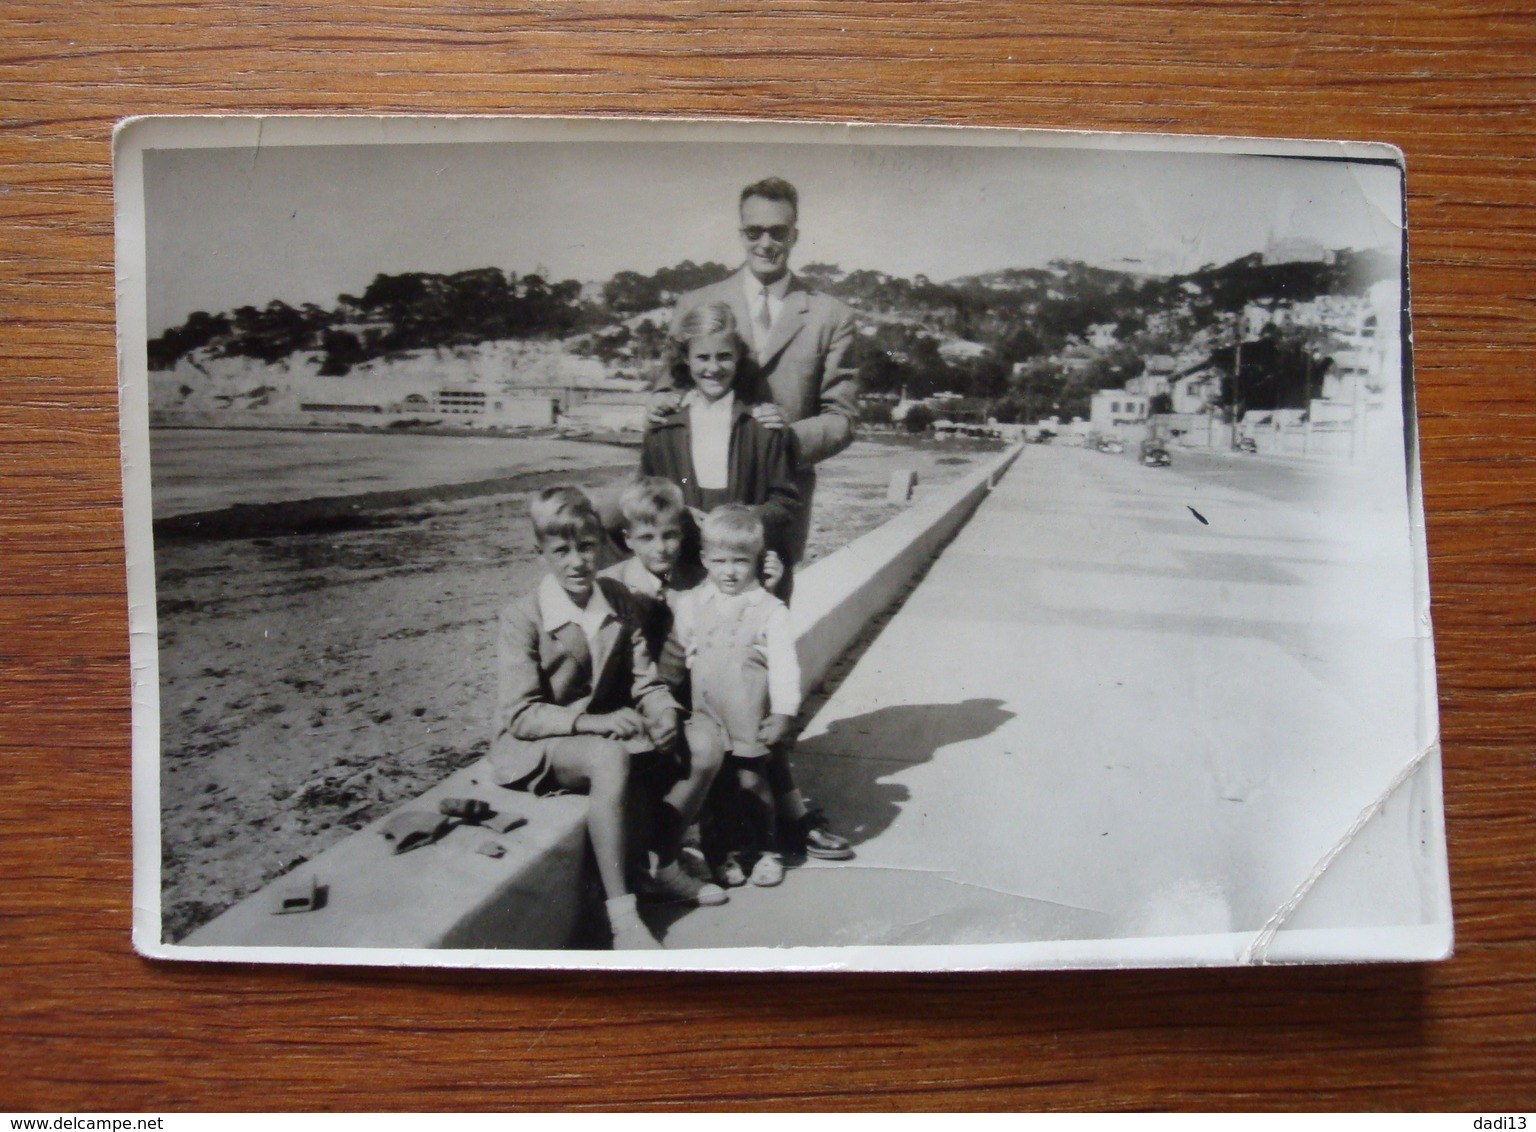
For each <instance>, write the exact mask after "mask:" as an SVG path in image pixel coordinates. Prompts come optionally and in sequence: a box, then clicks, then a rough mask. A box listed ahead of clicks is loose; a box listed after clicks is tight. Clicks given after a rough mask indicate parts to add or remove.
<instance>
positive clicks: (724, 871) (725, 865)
mask: <svg viewBox="0 0 1536 1132" xmlns="http://www.w3.org/2000/svg"><path fill="white" fill-rule="evenodd" d="M715 879H716V880H718V881H719V882H720V883H721V884H723V885H724V886H725V887H726V888H740V887H741V886H742V885H744V884H746V883H747V867H746V865H744V864H742V860H741V854H740V853H734V852H733V853H727V854H726V855H725V860H723V861H721V862H720V868H719V869H718V870H717V871H716V873H715Z"/></svg>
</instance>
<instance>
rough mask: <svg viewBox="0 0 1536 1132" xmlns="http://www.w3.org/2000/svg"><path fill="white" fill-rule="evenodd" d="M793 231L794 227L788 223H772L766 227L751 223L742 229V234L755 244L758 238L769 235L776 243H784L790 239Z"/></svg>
mask: <svg viewBox="0 0 1536 1132" xmlns="http://www.w3.org/2000/svg"><path fill="white" fill-rule="evenodd" d="M793 231H794V228H792V227H791V226H790V225H788V224H772V225H769V226H768V227H766V228H765V227H763V226H762V225H761V224H749V225H747V226H746V227H745V228H743V229H742V230H741V234H742V235H743V236H745V237H746V238H747V241H748V242H749V243H754V244H755V243H756V242H757V241H758V240H761V239H762V238H763V237H764V236H767V237H768V238H769V239H770V240H772V241H773V242H774V243H776V244H782V243H783V242H784V241H785V240H787V239H789V234H790V233H791V232H793Z"/></svg>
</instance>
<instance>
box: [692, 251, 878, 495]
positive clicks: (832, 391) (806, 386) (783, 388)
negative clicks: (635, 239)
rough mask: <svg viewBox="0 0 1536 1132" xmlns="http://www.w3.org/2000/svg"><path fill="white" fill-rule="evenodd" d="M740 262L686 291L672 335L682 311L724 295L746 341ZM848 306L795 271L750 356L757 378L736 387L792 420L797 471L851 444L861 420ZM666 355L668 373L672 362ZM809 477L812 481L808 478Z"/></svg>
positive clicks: (747, 325)
mask: <svg viewBox="0 0 1536 1132" xmlns="http://www.w3.org/2000/svg"><path fill="white" fill-rule="evenodd" d="M746 270H747V269H746V268H745V267H743V268H741V269H740V270H739V271H737V272H735V273H734V274H732V275H731V276H730V277H729V278H728V279H722V280H721V281H720V282H718V283H711V284H710V285H709V286H707V287H700V288H699V289H698V290H696V291H689V292H688V293H687V294H685V295H683V296H682V297H681V298H680V299H678V300H677V310H676V311H675V312H674V314H673V318H672V328H673V337H674V338H675V337H676V330H677V326H678V324H679V323H680V322H681V321H682V318H683V316H684V315H685V314H687V313H688V312H689V311H690V310H692V309H693V308H695V307H699V306H703V305H704V304H705V303H715V302H725V303H728V304H729V305H730V307H731V310H732V311H734V312H735V314H736V325H737V326H738V327H739V328H740V330H741V335H742V337H743V338H745V339H746V340H747V343H748V345H749V346H750V344H751V341H752V333H751V327H752V312H751V311H749V310H748V309H747V292H746V286H745V283H744V281H743V279H742V276H743V274H744V273H745V272H746ZM855 334H856V329H855V326H854V321H853V311H852V310H850V309H849V308H848V307H847V306H846V305H845V304H844V303H842V302H839V301H838V300H837V299H834V298H833V297H832V296H831V295H824V294H822V293H821V292H820V291H812V290H810V289H809V288H807V287H806V286H805V284H804V283H802V282H801V281H800V280H799V279H798V278H797V277H795V276H794V275H791V276H790V280H789V290H788V291H786V292H785V294H784V305H783V307H782V308H781V309H780V311H779V317H778V318H777V319H775V320H774V324H773V331H772V333H771V334H770V335H769V339H768V344H767V347H766V348H765V349H764V350H763V351H762V354H761V356H757V357H754V358H753V361H754V363H755V365H754V368H755V370H756V373H757V378H758V381H759V383H760V385H759V388H758V389H757V390H756V391H755V393H756V396H755V397H754V396H752V395H751V394H752V393H753V392H754V391H749V390H741V391H740V392H741V394H742V395H743V397H745V398H746V399H748V400H759V401H770V400H771V401H773V402H775V403H776V404H777V405H778V406H779V408H780V409H782V410H783V411H784V415H785V416H786V417H788V418H789V420H790V422H791V423H792V424H793V425H794V429H795V436H796V438H797V439H798V440H799V441H800V464H801V468H802V471H808V470H809V469H810V468H811V466H812V465H815V464H819V463H820V462H821V461H823V460H825V459H826V458H827V457H828V456H834V455H836V454H837V453H839V452H841V451H842V450H843V449H844V448H847V447H848V445H850V444H852V443H853V431H854V426H855V424H857V423H858V419H859V386H858V375H857V373H856V372H855V370H854V368H853V367H854V365H855V361H854V356H853V353H854V350H853V347H854V337H855ZM671 361H672V359H670V358H669V359H668V363H669V368H668V371H667V372H668V373H669V374H670V372H671V371H670V363H671ZM810 482H814V479H811V481H810Z"/></svg>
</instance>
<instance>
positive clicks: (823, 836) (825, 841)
mask: <svg viewBox="0 0 1536 1132" xmlns="http://www.w3.org/2000/svg"><path fill="white" fill-rule="evenodd" d="M790 832H791V836H792V837H793V838H794V839H795V841H796V842H797V843H798V844H799V845H800V846H801V847H802V848H803V849H804V851H805V855H806V856H807V857H819V858H821V860H823V861H846V860H849V859H850V858H851V857H852V856H853V846H852V845H851V844H849V842H848V839H847V838H846V837H840V836H838V835H837V834H835V833H833V832H832V829H831V827H830V826H829V825H828V824H827V815H826V814H824V813H822V812H821V807H820V806H811V807H810V808H809V809H807V810H806V812H805V816H804V817H802V818H801V819H800V820H799V821H797V822H793V823H791V825H790Z"/></svg>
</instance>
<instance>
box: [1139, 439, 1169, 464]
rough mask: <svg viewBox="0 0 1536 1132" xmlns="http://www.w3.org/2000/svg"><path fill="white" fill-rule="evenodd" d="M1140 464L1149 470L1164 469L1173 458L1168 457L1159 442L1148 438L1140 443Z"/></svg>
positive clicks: (1166, 450)
mask: <svg viewBox="0 0 1536 1132" xmlns="http://www.w3.org/2000/svg"><path fill="white" fill-rule="evenodd" d="M1141 462H1142V463H1143V464H1145V465H1146V466H1147V467H1149V468H1166V467H1167V466H1168V465H1169V464H1171V463H1173V457H1172V456H1170V455H1168V449H1166V448H1164V447H1163V442H1162V441H1161V440H1158V439H1157V438H1156V437H1149V438H1148V439H1146V440H1143V441H1142V442H1141Z"/></svg>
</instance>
